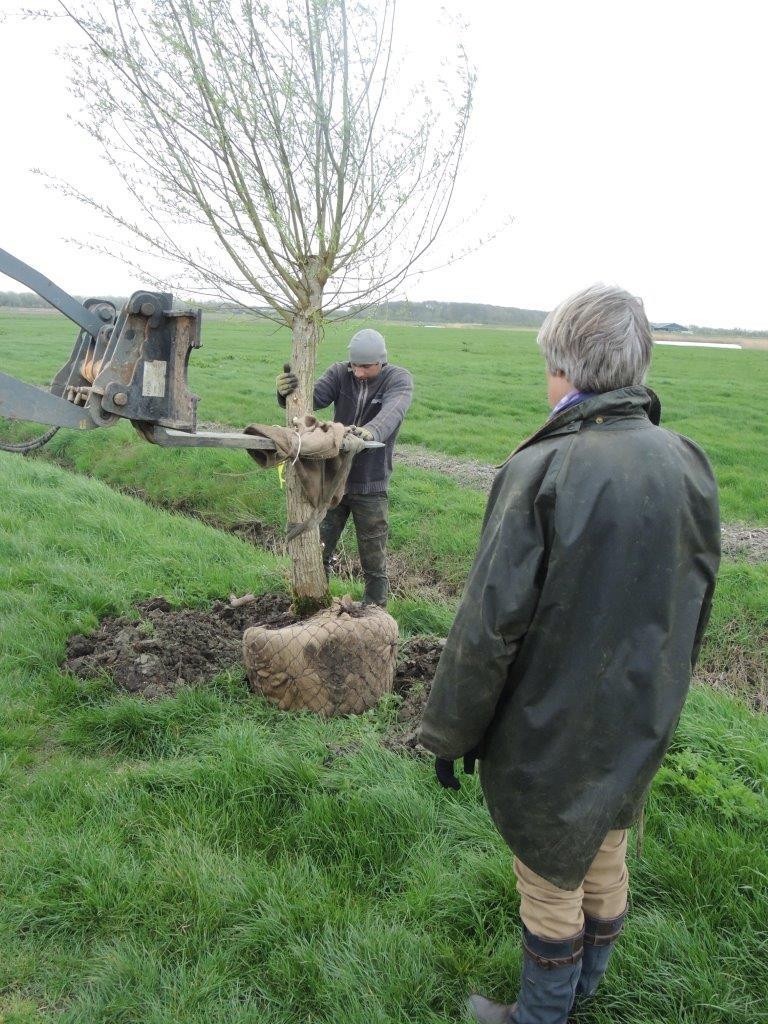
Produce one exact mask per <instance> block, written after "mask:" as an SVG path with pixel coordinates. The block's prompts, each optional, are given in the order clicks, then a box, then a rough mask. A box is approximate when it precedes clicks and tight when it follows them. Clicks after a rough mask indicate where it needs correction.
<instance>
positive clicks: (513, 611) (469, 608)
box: [419, 386, 720, 889]
mask: <svg viewBox="0 0 768 1024" xmlns="http://www.w3.org/2000/svg"><path fill="white" fill-rule="evenodd" d="M649 412H650V414H651V416H652V418H653V419H655V420H656V423H654V422H652V419H651V418H649ZM657 423H658V402H657V401H656V400H655V396H654V395H653V393H652V392H650V391H648V390H647V389H646V388H644V387H640V386H637V387H627V388H622V389H620V390H617V391H611V392H606V393H604V394H598V395H595V396H593V397H591V398H589V399H587V400H585V401H583V402H582V403H580V404H579V405H576V406H573V407H571V408H569V409H566V410H564V411H563V412H562V413H561V414H559V415H557V416H555V417H554V418H552V419H551V420H550V421H548V422H547V423H546V424H545V425H544V427H542V429H541V430H539V431H538V432H537V433H536V434H534V435H533V436H532V437H531V438H529V439H528V440H527V441H526V442H524V443H523V444H522V445H521V446H520V447H519V448H518V449H517V451H516V452H514V453H513V454H512V455H511V456H510V458H509V459H508V460H507V462H506V463H504V465H503V466H502V467H501V469H500V471H499V473H498V474H497V476H496V479H495V481H494V484H493V487H492V490H491V494H490V498H489V501H488V507H487V510H486V515H485V522H484V525H483V530H482V535H481V539H480V546H479V550H478V552H477V556H476V558H475V562H474V565H473V567H472V570H471V572H470V575H469V578H468V580H467V583H466V587H465V589H464V593H463V596H462V600H461V603H460V606H459V609H458V612H457V614H456V618H455V621H454V623H453V626H452V628H451V630H450V633H449V636H448V640H447V643H446V646H445V649H444V651H443V654H442V656H441V658H440V663H439V665H438V668H437V673H436V675H435V680H434V683H433V686H432V691H431V694H430V697H429V700H428V703H427V706H426V709H425V713H424V717H423V722H422V726H421V729H420V736H419V738H420V741H421V743H422V744H423V745H424V746H425V747H427V748H428V749H429V750H432V751H433V752H434V753H435V754H437V755H438V756H440V757H445V758H450V759H456V758H458V757H460V756H461V755H462V754H464V753H465V752H467V751H469V750H471V749H473V748H475V747H478V746H479V748H480V756H481V764H480V778H481V784H482V787H483V792H484V794H485V798H486V801H487V804H488V809H489V811H490V813H491V815H492V817H493V819H494V821H495V823H496V826H497V827H498V829H499V831H500V832H501V833H502V835H503V836H504V838H505V839H506V840H507V842H508V844H509V845H510V846H511V847H512V849H513V850H514V851H515V853H516V854H517V856H518V857H519V858H520V859H521V860H522V861H523V863H524V864H526V865H527V866H528V867H529V868H531V869H532V870H533V871H535V872H536V873H537V874H539V875H541V876H543V877H544V878H546V879H547V880H548V881H550V882H552V883H553V884H554V885H557V886H559V887H560V888H562V889H576V888H578V886H579V885H580V884H581V882H582V880H583V878H584V877H585V875H586V872H587V869H588V867H589V865H590V864H591V862H592V860H593V858H594V856H595V854H596V852H597V850H598V848H599V846H600V844H601V842H602V840H603V839H604V837H605V835H606V833H607V832H608V831H609V830H610V829H612V828H627V827H629V825H630V824H632V823H633V822H634V821H635V820H636V818H637V816H638V815H639V812H640V809H641V808H642V804H643V801H644V799H645V795H646V792H647V790H648V787H649V786H650V783H651V780H652V778H653V776H654V774H655V773H656V771H657V769H658V767H659V764H660V763H661V760H662V758H663V756H664V753H665V752H666V750H667V747H668V745H669V741H670V739H671V736H672V733H673V731H674V729H675V727H676V725H677V721H678V719H679V716H680V712H681V710H682V707H683V703H684V700H685V696H686V693H687V691H688V687H689V683H690V677H691V671H692V667H693V665H694V663H695V660H696V657H697V655H698V650H699V646H700V644H701V638H702V633H703V631H704V628H705V626H706V623H707V620H708V618H709V610H710V605H711V600H712V593H713V589H714V584H715V577H716V574H717V568H718V564H719V559H720V525H719V512H718V500H717V488H716V484H715V480H714V477H713V475H712V470H711V468H710V466H709V463H708V461H707V459H706V456H705V455H704V453H703V452H702V451H701V449H700V448H699V447H698V446H697V445H696V444H694V442H693V441H690V440H689V439H688V438H685V437H681V436H679V435H678V434H674V433H672V432H671V431H668V430H665V429H663V428H661V427H659V426H658V425H657Z"/></svg>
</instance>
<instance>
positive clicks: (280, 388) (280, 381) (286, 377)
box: [275, 363, 299, 398]
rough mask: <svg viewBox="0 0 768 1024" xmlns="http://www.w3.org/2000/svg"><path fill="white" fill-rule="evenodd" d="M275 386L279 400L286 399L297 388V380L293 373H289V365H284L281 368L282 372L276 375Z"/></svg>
mask: <svg viewBox="0 0 768 1024" xmlns="http://www.w3.org/2000/svg"><path fill="white" fill-rule="evenodd" d="M275 386H276V387H277V393H278V395H280V397H281V398H287V397H288V395H290V394H291V393H292V392H293V391H295V390H296V388H297V387H298V386H299V378H298V377H297V376H296V374H295V373H292V372H291V364H290V363H286V364H285V366H284V367H283V372H282V373H278V375H277V379H276V380H275Z"/></svg>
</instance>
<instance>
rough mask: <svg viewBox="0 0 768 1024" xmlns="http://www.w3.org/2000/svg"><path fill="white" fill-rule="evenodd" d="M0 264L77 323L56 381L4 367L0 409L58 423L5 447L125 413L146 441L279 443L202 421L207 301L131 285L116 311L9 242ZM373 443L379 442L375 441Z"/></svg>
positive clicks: (13, 416) (107, 422)
mask: <svg viewBox="0 0 768 1024" xmlns="http://www.w3.org/2000/svg"><path fill="white" fill-rule="evenodd" d="M0 274H6V275H7V276H8V277H12V278H13V279H14V280H16V281H19V282H20V283H21V284H24V285H26V286H27V287H28V288H31V289H32V291H34V292H36V293H37V294H38V295H40V296H41V297H42V298H44V299H46V300H47V301H48V302H50V303H51V305H53V306H55V307H56V309H58V310H59V311H60V312H62V313H63V314H64V315H65V316H66V317H68V318H69V319H70V320H72V321H73V322H74V323H75V324H76V325H77V326H78V327H79V328H80V330H79V333H78V335H77V338H76V340H75V344H74V347H73V349H72V352H71V354H70V356H69V359H68V360H67V361H66V363H65V364H64V365H63V366H62V368H61V369H60V370H59V372H58V373H57V374H56V376H55V377H54V379H53V383H52V384H51V387H50V390H48V391H45V390H44V389H43V388H38V387H35V386H34V385H32V384H25V383H24V382H23V381H21V380H18V379H17V378H16V377H11V376H10V375H8V374H6V373H0V417H4V418H5V419H8V420H27V421H31V422H35V423H42V424H47V425H50V426H52V427H53V428H55V429H53V430H49V431H48V432H47V433H46V434H44V435H43V436H42V437H41V438H37V439H35V440H34V441H32V442H27V443H25V444H21V445H16V444H5V443H0V447H2V448H5V449H6V450H11V451H22V452H24V451H29V450H31V449H32V448H35V447H40V446H41V445H42V444H44V443H45V442H46V441H47V440H49V439H50V437H52V436H53V434H54V433H55V432H56V429H58V428H59V427H69V428H74V429H77V430H93V429H95V428H96V427H108V426H111V425H113V424H114V423H117V422H118V420H120V419H127V420H129V421H130V422H131V423H132V424H133V426H134V427H135V428H136V429H137V430H138V432H139V433H140V434H141V436H142V437H144V438H145V439H146V440H147V441H150V442H151V443H153V444H159V445H162V446H164V447H168V446H171V447H178V446H183V447H205V448H212V447H215V448H264V449H274V447H275V445H274V442H273V441H271V440H269V439H268V438H264V437H257V436H254V435H250V434H238V433H226V432H221V431H198V430H197V403H198V396H197V395H193V394H192V393H191V392H190V390H189V386H188V384H187V367H188V364H189V357H190V355H191V353H192V351H193V350H194V349H197V348H200V345H201V341H200V327H201V322H202V310H200V309H185V310H175V309H173V296H172V295H170V294H169V293H167V292H148V291H139V292H134V294H133V295H132V296H131V297H130V299H129V300H128V301H127V303H126V304H125V306H124V307H123V309H122V310H121V311H120V312H119V313H118V311H117V309H116V308H115V306H114V305H113V304H112V303H111V302H108V301H107V300H105V299H86V301H85V302H84V303H81V302H79V301H78V300H77V299H75V298H73V297H72V296H71V295H68V294H67V293H66V292H65V291H63V289H61V288H59V287H58V285H56V284H54V283H53V281H51V280H49V279H48V278H47V277H45V276H44V275H43V274H41V273H39V272H38V271H37V270H34V269H33V268H32V267H30V266H28V265H27V264H26V263H22V261H21V260H19V259H17V258H16V257H15V256H12V255H11V254H10V253H9V252H6V251H5V250H4V249H0ZM366 447H368V448H380V447H382V445H381V444H380V443H379V442H375V441H371V442H368V443H367V444H366Z"/></svg>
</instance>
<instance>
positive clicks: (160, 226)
mask: <svg viewBox="0 0 768 1024" xmlns="http://www.w3.org/2000/svg"><path fill="white" fill-rule="evenodd" d="M58 2H59V6H60V8H61V9H62V11H63V12H64V14H65V15H66V16H67V17H69V18H71V19H72V20H73V21H74V22H75V23H76V24H77V25H78V26H79V28H80V29H81V30H82V32H83V33H84V34H85V37H86V38H85V52H84V53H83V54H82V55H81V54H77V55H75V56H74V57H73V60H74V69H75V74H74V75H73V79H72V81H73V88H74V91H75V93H76V95H77V96H78V98H79V99H80V100H81V101H82V105H83V108H84V111H85V115H84V116H83V117H82V118H81V124H82V125H83V127H84V128H85V129H86V131H87V132H89V134H90V135H91V136H92V137H93V138H94V139H95V140H96V141H97V142H98V143H99V145H100V146H101V148H102V151H103V153H104V156H105V158H106V160H107V162H108V163H109V164H110V165H111V167H112V168H113V169H114V170H115V171H116V172H117V174H118V175H119V178H120V179H121V181H122V183H123V185H124V186H125V187H126V189H127V193H128V195H129V196H130V198H131V200H132V206H131V204H128V206H125V205H124V204H123V203H118V202H114V201H108V202H102V201H99V200H98V199H97V198H95V197H93V196H91V195H87V194H84V193H83V192H82V191H78V190H77V188H75V187H73V186H71V185H65V186H64V188H65V190H66V191H67V192H68V193H69V194H71V195H75V196H77V197H78V198H79V199H81V200H82V201H83V202H85V203H87V204H88V205H90V206H92V207H94V208H96V209H97V210H99V211H100V212H101V213H102V214H104V215H105V216H106V217H107V218H109V220H110V221H111V222H112V224H113V225H116V226H117V227H118V228H120V229H123V232H124V233H125V235H127V238H128V244H127V247H126V246H125V245H124V246H123V248H122V249H121V250H118V249H116V248H115V244H114V242H113V241H110V244H109V245H108V246H105V247H104V251H105V252H108V253H109V254H110V255H113V256H114V255H116V254H117V255H120V256H121V258H123V259H124V261H125V262H127V263H129V264H130V265H132V266H134V267H136V268H137V269H140V270H141V271H142V273H143V274H144V276H145V277H147V276H148V275H147V272H146V268H145V267H144V266H142V259H143V258H144V257H151V258H152V262H156V260H157V258H158V257H161V258H162V259H163V260H164V261H166V263H165V265H166V266H167V268H168V272H167V274H164V275H163V276H161V277H159V278H158V277H155V278H154V280H157V281H158V283H162V284H163V285H164V286H168V285H169V284H171V285H172V286H173V284H172V282H173V276H172V275H173V274H176V275H180V276H177V277H176V280H177V281H180V282H181V284H182V287H183V288H184V289H185V290H186V291H190V290H194V291H196V292H197V293H198V294H204V295H210V296H215V297H218V298H226V299H230V300H232V301H235V302H237V303H238V304H239V305H242V306H244V307H245V308H248V309H250V310H252V311H253V312H254V313H256V314H258V315H266V316H268V317H270V318H272V319H274V320H275V321H277V322H278V323H280V324H284V325H287V326H288V327H290V329H291V331H292V352H291V365H292V367H293V369H294V371H295V372H296V374H297V375H298V378H299V382H300V384H299V389H298V391H297V392H296V393H295V395H293V396H291V400H290V401H289V403H288V422H289V423H290V422H292V420H293V418H294V417H296V416H301V415H303V414H304V413H305V412H309V411H311V408H312V389H313V382H314V378H315V368H316V354H317V345H318V341H319V339H320V337H321V333H322V325H323V321H324V319H325V318H326V317H328V316H330V315H333V314H336V315H338V314H339V313H343V311H344V310H345V309H347V307H349V306H350V304H352V303H355V304H356V306H357V307H358V308H359V307H360V305H361V304H362V305H365V304H373V303H375V302H378V301H381V300H382V299H383V298H385V297H386V296H387V295H389V294H391V293H392V292H393V291H395V290H396V289H397V288H398V287H400V286H401V285H402V283H403V281H404V280H405V279H406V277H407V276H408V275H409V273H410V272H411V271H412V268H413V267H414V265H415V263H416V262H417V261H418V260H419V259H420V257H421V256H423V254H424V253H425V252H426V251H427V250H428V249H429V248H430V247H431V246H432V244H433V243H434V241H435V239H436V237H437V235H438V232H439V231H440V229H441V227H442V226H443V223H444V220H445V217H446V213H447V210H448V206H449V203H450V200H451V196H452V193H453V189H454V184H455V181H456V175H457V171H458V167H459V163H460V161H461V157H462V152H463V149H464V143H465V135H466V129H467V122H468V118H469V113H470V109H471V103H472V91H473V85H474V76H473V73H472V70H471V69H470V67H469V65H468V63H467V60H466V57H465V55H464V53H463V50H462V49H461V47H459V48H458V51H457V60H456V61H455V62H454V63H453V64H452V65H451V67H450V68H449V69H448V72H446V73H449V74H450V75H451V76H452V78H451V80H450V81H445V80H444V81H442V82H441V83H440V88H439V89H436V90H435V91H434V93H432V92H428V91H426V90H425V89H424V88H423V87H422V88H416V89H415V90H412V91H411V92H410V93H409V95H408V96H407V98H403V97H402V96H401V101H400V102H399V103H395V102H393V98H394V99H396V90H394V86H393V81H392V79H393V68H394V54H393V39H394V19H395V7H396V4H395V0H381V2H379V3H378V4H376V5H375V6H370V5H368V4H366V3H363V2H359V0H263V2H260V0H144V2H143V3H142V2H137V3H132V2H129V0H113V2H112V3H111V4H107V5H105V4H104V3H87V4H80V5H79V6H72V5H71V4H70V3H69V2H68V0H58ZM393 93H395V95H394V97H393ZM129 208H130V209H129ZM212 243H213V244H212ZM176 287H178V285H176ZM287 502H288V518H289V521H293V522H298V521H303V520H305V519H307V518H308V515H309V509H308V507H307V505H306V501H305V499H304V496H303V494H302V492H301V489H300V487H299V484H298V482H297V480H296V479H295V478H294V476H293V474H292V473H289V474H288V479H287ZM289 549H290V554H291V556H292V560H293V584H294V592H295V597H296V599H297V605H298V606H301V607H302V608H303V609H304V610H311V609H313V608H316V607H319V606H321V605H322V604H324V603H326V602H327V600H328V593H327V583H326V580H325V575H324V572H323V567H322V560H321V551H320V544H319V537H318V531H317V528H315V529H314V530H312V531H307V532H306V533H304V534H302V535H301V536H299V537H298V538H297V539H296V540H294V541H292V542H291V543H290V545H289Z"/></svg>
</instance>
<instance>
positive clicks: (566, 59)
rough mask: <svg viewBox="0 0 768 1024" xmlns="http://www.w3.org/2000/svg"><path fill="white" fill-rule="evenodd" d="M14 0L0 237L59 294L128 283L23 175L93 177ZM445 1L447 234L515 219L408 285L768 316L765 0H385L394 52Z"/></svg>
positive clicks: (475, 231)
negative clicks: (464, 128) (457, 116)
mask: <svg viewBox="0 0 768 1024" xmlns="http://www.w3.org/2000/svg"><path fill="white" fill-rule="evenodd" d="M19 6H20V5H19V4H18V3H17V2H16V0H0V14H1V15H4V17H0V96H2V101H1V103H2V107H1V109H2V126H3V128H2V140H3V144H2V146H1V147H0V247H2V248H4V249H6V250H8V251H10V252H11V253H13V254H14V255H15V256H17V257H19V258H20V259H22V260H24V261H25V262H27V263H30V264H32V265H33V266H35V267H36V268H37V269H39V270H41V271H43V272H44V273H45V274H46V275H48V276H49V277H50V278H51V279H53V280H54V281H55V282H56V283H57V284H59V285H61V286H62V287H63V288H65V289H67V290H68V291H70V292H72V293H75V294H86V293H87V294H96V293H99V292H101V293H110V294H123V293H129V292H130V291H132V290H134V289H136V288H138V287H140V286H144V285H146V282H143V281H141V279H140V277H139V276H137V275H136V273H135V272H133V271H129V270H128V269H126V268H125V267H124V266H123V265H121V264H120V263H119V262H117V261H114V260H111V259H109V258H107V257H105V256H102V255H97V254H95V253H93V252H91V251H89V250H88V249H87V248H82V247H81V246H79V245H77V244H74V243H73V242H72V241H70V240H71V239H74V240H76V241H78V242H83V243H87V242H88V240H89V238H91V237H92V236H93V235H94V234H98V233H102V234H103V233H104V231H105V226H104V225H103V224H102V223H101V222H99V221H98V219H96V218H95V216H94V215H92V214H90V213H88V211H86V210H85V209H84V208H83V207H81V206H80V205H79V204H78V203H76V202H75V201H74V200H71V199H67V198H65V197H63V196H62V195H61V194H59V193H58V192H56V191H55V190H51V189H50V188H49V187H47V186H46V183H45V180H44V179H43V178H41V177H40V176H37V175H34V174H32V173H31V168H41V169H43V170H45V171H47V172H48V173H50V174H52V175H55V176H60V177H62V178H65V179H67V180H69V181H71V182H73V183H75V184H77V185H78V186H80V187H82V188H83V189H84V190H86V191H87V190H88V189H90V188H92V189H94V190H97V189H99V188H103V187H104V183H105V181H106V180H107V179H106V174H107V172H106V169H105V168H104V167H103V166H102V165H101V162H100V160H99V158H98V154H97V153H96V152H95V151H94V149H93V148H92V144H91V143H90V142H89V140H88V139H87V138H86V137H85V136H84V134H83V132H82V130H81V129H80V128H78V127H77V125H76V124H74V123H73V122H72V121H71V120H69V119H68V118H69V117H70V116H71V115H72V114H74V113H75V112H76V104H75V101H74V99H73V98H72V97H71V95H70V94H69V93H68V90H67V74H66V68H65V65H64V63H63V61H62V60H61V58H60V57H59V56H57V55H56V50H57V48H59V47H61V46H66V45H68V43H69V41H70V40H71V39H72V38H73V37H72V35H71V33H70V31H69V29H68V28H67V26H66V25H65V24H63V23H62V22H54V23H52V24H45V23H40V22H36V21H29V20H24V19H22V18H19V17H18V16H16V15H15V13H14V12H17V11H18V9H19ZM445 7H448V9H449V10H451V11H453V12H458V13H459V14H460V15H461V16H462V18H463V19H464V20H465V21H466V22H467V26H466V28H465V29H462V40H463V42H464V43H465V46H466V48H467V50H468V52H469V55H470V58H471V60H472V62H473V63H474V65H475V67H476V69H477V75H478V83H477V91H476V96H475V106H474V113H473V118H472V122H471V126H470V145H469V149H468V151H467V154H466V157H465V160H464V163H463V166H462V170H461V176H460V180H459V186H458V189H457V193H456V197H455V202H454V206H453V208H452V211H451V221H450V228H451V233H450V236H449V238H450V242H451V245H452V247H453V246H455V247H457V248H461V247H463V246H464V245H467V246H471V245H472V244H473V242H474V240H475V239H477V238H479V237H480V236H481V235H484V234H485V233H487V232H488V231H489V230H493V228H494V226H495V225H497V224H500V223H502V222H504V221H505V220H506V219H508V218H511V221H512V222H511V224H510V226H509V227H507V228H505V229H504V230H503V231H502V232H501V233H500V234H499V235H498V236H497V237H496V238H495V240H493V241H492V242H489V243H488V244H487V245H485V246H483V247H481V248H480V249H479V251H477V252H475V253H473V254H472V255H469V256H467V257H466V258H465V259H463V260H461V261H460V262H458V263H456V264H454V265H453V266H450V267H447V268H443V269H435V270H433V271H431V272H430V273H425V274H424V275H423V276H421V277H420V278H419V279H417V280H415V281H412V282H410V283H409V285H408V287H407V290H406V294H407V297H408V298H410V299H411V300H421V299H440V300H443V301H467V302H488V303H493V304H496V305H505V306H506V305H508V306H522V307H526V308H536V309H550V308H552V307H553V306H554V305H556V304H557V303H558V302H559V301H560V300H562V299H563V298H565V297H566V296H567V295H569V294H571V293H572V292H574V291H577V290H578V289H580V288H582V287H584V286H586V285H588V284H591V283H593V282H595V281H605V282H610V283H617V284H620V285H621V286H622V287H625V288H627V289H628V290H629V291H631V292H632V293H633V294H635V295H639V296H641V297H642V298H643V300H644V302H645V307H646V310H647V312H648V315H649V317H650V319H651V320H654V321H667V320H675V321H678V322H680V323H684V324H690V323H695V324H699V325H708V326H719V327H728V328H730V327H740V328H746V329H764V328H768V289H766V283H767V280H766V278H767V275H766V269H767V268H766V249H767V246H766V242H767V241H768V188H766V167H768V159H767V158H768V132H767V131H766V123H767V118H766V113H767V108H768V79H766V76H765V39H766V29H767V28H768V5H766V4H765V3H764V0H731V2H730V3H728V4H724V3H722V2H721V0H718V2H712V0H697V2H689V0H674V2H672V0H665V2H658V0H644V2H642V3H641V2H639V0H633V2H630V0H611V2H606V0H579V2H573V0H538V2H537V3H530V2H529V0H526V2H517V0H504V2H501V0H473V2H472V3H469V2H464V3H461V2H459V0H441V2H437V0H420V2H419V3H418V4H417V3H413V2H411V3H407V4H406V3H401V13H400V16H399V33H400V34H399V39H400V43H399V44H398V45H399V46H400V47H401V48H402V50H403V52H405V53H406V55H407V54H408V53H410V55H411V56H415V57H416V58H417V59H418V56H419V54H420V53H423V54H425V55H428V56H430V57H432V58H436V56H438V55H439V49H440V47H441V46H442V45H443V40H444V39H445V32H444V31H442V32H441V31H438V30H437V28H436V25H437V24H438V21H439V18H440V12H441V9H443V8H445ZM429 63H430V62H429V61H427V60H425V61H424V64H425V67H427V66H429ZM114 201H115V202H116V203H118V202H119V201H120V199H119V193H115V197H114ZM106 230H107V231H108V229H106ZM429 265H430V261H429V259H427V260H426V261H425V266H429ZM19 287H20V286H18V285H16V284H15V282H13V281H11V280H10V279H8V278H4V277H2V276H0V290H19Z"/></svg>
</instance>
